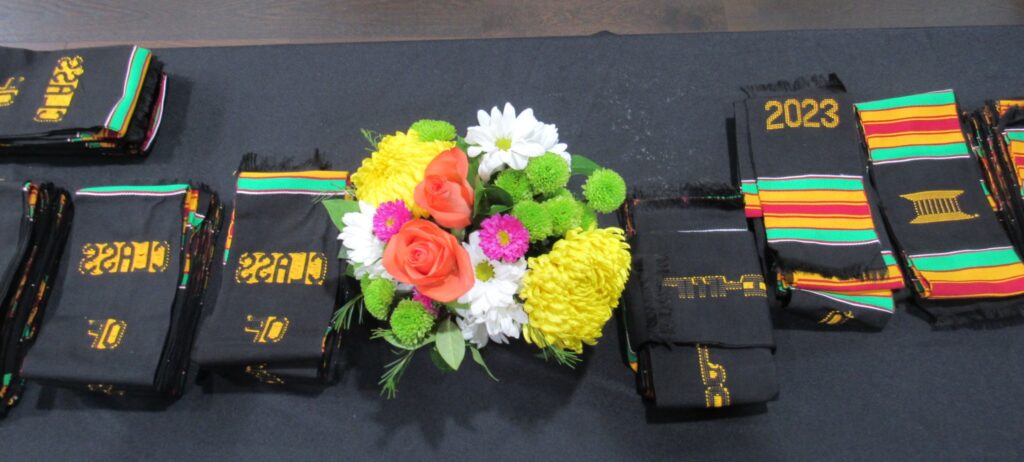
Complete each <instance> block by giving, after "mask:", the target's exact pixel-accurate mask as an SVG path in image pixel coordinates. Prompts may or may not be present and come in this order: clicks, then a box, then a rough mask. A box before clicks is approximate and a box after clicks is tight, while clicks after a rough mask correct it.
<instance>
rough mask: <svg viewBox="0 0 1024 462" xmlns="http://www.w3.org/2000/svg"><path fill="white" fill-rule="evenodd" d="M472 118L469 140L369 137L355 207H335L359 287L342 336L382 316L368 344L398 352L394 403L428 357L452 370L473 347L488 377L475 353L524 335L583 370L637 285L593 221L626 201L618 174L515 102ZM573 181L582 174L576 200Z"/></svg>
mask: <svg viewBox="0 0 1024 462" xmlns="http://www.w3.org/2000/svg"><path fill="white" fill-rule="evenodd" d="M477 118H478V122H479V125H477V126H473V127H469V128H468V130H467V131H466V136H465V137H464V138H463V137H460V136H458V134H457V132H456V129H455V127H454V126H453V125H452V124H450V123H448V122H444V121H438V120H420V121H418V122H416V123H414V124H413V125H412V126H411V127H410V128H409V129H408V130H407V131H405V132H397V133H395V134H393V135H383V136H381V135H378V134H375V133H372V132H368V131H365V130H364V131H363V134H364V136H366V138H367V140H368V141H369V143H370V145H371V151H372V153H371V154H370V156H369V157H367V158H366V159H364V160H363V162H362V165H361V166H360V167H359V169H358V170H357V171H356V172H355V173H354V174H353V175H352V178H351V180H352V187H353V188H354V189H353V190H352V191H351V193H352V196H354V197H355V198H356V199H357V201H334V202H333V204H334V205H332V207H331V208H332V209H333V210H332V215H334V216H335V217H336V220H335V221H336V222H338V224H339V227H341V235H340V236H339V239H341V241H342V255H341V258H344V259H346V260H347V262H348V268H349V272H350V274H351V275H352V276H353V277H355V278H356V279H357V280H358V281H359V284H360V287H361V289H362V294H361V295H360V296H358V297H355V298H354V299H352V300H350V301H349V303H347V304H346V305H345V306H343V307H342V308H341V309H340V310H339V311H338V314H337V316H336V318H335V327H336V328H342V329H343V328H347V327H349V326H350V325H351V323H352V320H353V318H357V317H358V319H362V316H363V312H365V313H367V314H369V316H372V317H373V318H375V319H377V320H379V321H381V323H382V324H381V325H382V326H383V327H380V328H377V329H374V330H373V334H372V338H374V339H382V340H384V341H386V342H388V343H390V344H391V345H392V346H393V347H394V348H395V349H396V353H397V354H398V357H397V358H396V359H395V360H394V361H393V362H391V363H389V364H388V365H387V366H386V371H385V372H384V374H383V375H382V377H381V379H380V385H381V387H382V390H381V393H382V394H383V395H385V396H387V397H389V398H390V397H394V395H395V392H396V386H397V384H398V381H399V379H400V378H401V377H402V374H403V373H404V371H405V369H406V367H407V366H408V365H409V362H410V361H411V359H412V357H413V355H414V354H415V353H416V352H417V351H420V350H424V349H429V351H430V355H431V357H432V359H433V362H434V364H435V365H436V366H437V367H438V368H440V369H442V370H444V371H454V370H457V369H458V368H459V366H460V365H461V364H462V363H463V360H464V359H465V357H466V354H467V350H468V351H469V355H470V356H471V358H472V360H473V361H474V362H475V363H477V364H478V365H480V366H481V367H482V368H483V369H484V370H485V371H486V372H487V374H488V375H490V376H491V377H492V378H493V377H494V375H493V374H491V371H490V370H489V369H488V368H487V365H486V363H485V362H484V358H483V355H482V354H481V352H480V350H481V349H482V348H484V347H485V346H486V345H487V344H488V343H489V342H495V343H508V342H509V340H510V339H518V338H522V339H523V340H525V341H526V342H528V343H531V344H534V345H536V346H537V347H538V348H539V349H540V350H541V352H540V355H541V356H542V357H544V358H545V359H551V360H554V361H556V362H558V363H560V364H562V365H566V366H569V367H573V366H575V365H576V364H577V363H578V362H579V361H580V359H579V356H578V355H579V354H580V353H581V352H582V349H583V345H584V344H587V345H594V344H595V343H596V342H597V339H598V338H599V337H600V336H601V331H602V328H603V327H604V325H605V323H606V322H607V321H608V319H609V318H610V317H611V314H612V310H613V309H615V307H617V306H618V301H619V296H620V295H621V294H622V290H623V288H624V286H625V284H626V279H627V278H628V277H629V269H630V263H631V258H630V254H629V246H628V245H627V244H626V242H625V239H624V235H623V232H622V230H621V229H618V228H600V227H599V226H598V222H597V214H598V213H611V212H613V211H615V210H616V209H618V208H619V207H620V206H621V204H622V202H623V201H624V200H625V197H626V184H625V181H624V180H623V179H622V177H621V176H619V174H618V173H616V172H614V171H612V170H609V169H606V168H602V167H600V166H598V165H597V164H596V163H594V162H593V161H591V160H589V159H587V158H585V157H582V156H579V155H571V154H569V152H568V151H567V146H566V145H565V144H564V143H560V142H559V140H558V129H557V128H556V127H555V126H554V125H550V124H545V123H542V122H540V121H538V120H537V119H536V118H535V117H534V115H533V111H532V110H531V109H526V110H525V111H522V112H520V113H518V114H517V113H516V111H515V109H514V108H513V107H512V105H511V104H506V105H505V107H504V109H503V110H499V109H498V108H497V107H495V108H493V109H491V111H490V113H488V112H485V111H479V112H478V114H477ZM577 175H579V176H584V177H586V179H585V182H583V185H582V190H581V191H580V192H579V194H574V193H573V192H572V191H570V190H569V182H570V178H571V177H572V176H577ZM356 313H358V316H357V315H356Z"/></svg>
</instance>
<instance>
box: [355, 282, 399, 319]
mask: <svg viewBox="0 0 1024 462" xmlns="http://www.w3.org/2000/svg"><path fill="white" fill-rule="evenodd" d="M359 285H360V288H362V289H363V304H364V305H366V311H367V312H369V313H370V315H371V316H373V317H374V318H377V319H380V320H384V319H387V317H388V310H389V309H390V308H391V302H393V301H394V300H395V284H394V283H393V282H391V281H389V280H387V279H370V278H366V279H363V280H362V281H359Z"/></svg>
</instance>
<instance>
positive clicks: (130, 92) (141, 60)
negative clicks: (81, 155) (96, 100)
mask: <svg viewBox="0 0 1024 462" xmlns="http://www.w3.org/2000/svg"><path fill="white" fill-rule="evenodd" d="M149 55H150V51H149V50H148V49H146V48H138V49H137V50H136V53H135V56H134V59H132V62H131V65H130V66H131V67H130V70H129V71H128V84H127V85H125V93H124V96H123V97H122V98H121V101H119V102H118V103H117V109H114V116H113V117H112V118H111V120H110V124H109V125H107V128H109V129H111V130H113V131H115V132H119V131H121V129H122V128H124V124H125V122H126V121H127V120H128V116H129V114H128V111H130V110H131V109H132V105H133V104H135V100H136V96H137V95H138V93H139V85H140V84H141V83H142V79H143V77H144V75H143V72H142V71H143V69H144V68H145V67H146V60H147V58H149Z"/></svg>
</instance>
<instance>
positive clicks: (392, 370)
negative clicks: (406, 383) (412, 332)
mask: <svg viewBox="0 0 1024 462" xmlns="http://www.w3.org/2000/svg"><path fill="white" fill-rule="evenodd" d="M415 353H416V350H415V349H413V350H407V351H406V352H405V353H399V356H398V358H397V359H395V360H394V361H391V362H390V363H388V364H387V365H386V366H384V374H383V375H381V376H380V380H379V381H377V385H380V394H381V396H383V397H385V398H387V399H393V398H394V397H395V395H396V394H397V393H398V382H399V381H400V380H402V375H404V374H405V370H406V369H408V368H409V363H410V362H412V355H413V354H415Z"/></svg>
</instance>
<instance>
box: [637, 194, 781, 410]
mask: <svg viewBox="0 0 1024 462" xmlns="http://www.w3.org/2000/svg"><path fill="white" fill-rule="evenodd" d="M623 221H625V226H626V228H627V233H628V234H629V236H630V241H631V245H632V247H633V249H634V253H633V276H632V277H631V278H630V281H629V285H628V286H627V293H626V296H625V299H624V304H625V310H624V313H625V315H624V321H625V324H626V339H627V341H626V349H627V356H628V357H629V360H630V363H631V366H632V367H633V369H634V371H636V373H637V391H638V393H639V394H640V395H641V396H642V397H643V398H644V400H645V401H647V402H649V403H650V404H651V405H653V406H654V407H655V408H658V409H702V408H723V407H728V406H739V405H749V404H757V403H764V402H767V401H772V400H774V399H775V398H776V397H777V395H778V381H777V379H776V375H775V360H774V357H773V351H774V347H775V342H774V340H773V337H772V324H771V318H770V314H769V307H768V302H767V299H766V286H765V281H764V277H763V275H762V274H761V270H760V263H759V261H758V254H757V249H756V248H755V244H754V236H753V234H752V233H751V232H750V231H749V229H748V228H747V223H746V220H745V218H744V215H743V209H742V202H741V200H740V193H739V190H737V189H735V188H711V189H705V190H702V191H701V192H699V193H695V192H694V191H693V190H685V191H676V192H674V193H672V192H659V193H652V192H650V191H648V192H645V193H634V194H632V196H631V198H630V199H629V200H628V201H627V205H626V206H625V208H624V212H623Z"/></svg>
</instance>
